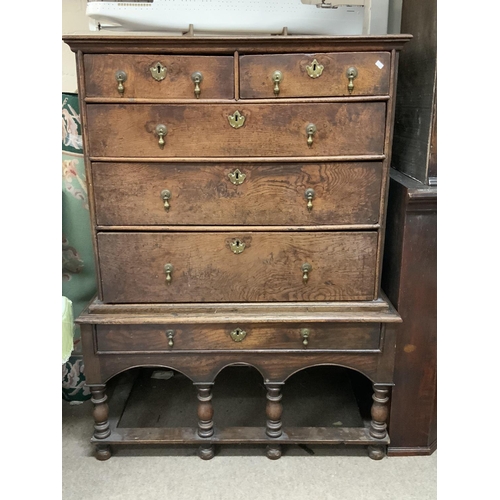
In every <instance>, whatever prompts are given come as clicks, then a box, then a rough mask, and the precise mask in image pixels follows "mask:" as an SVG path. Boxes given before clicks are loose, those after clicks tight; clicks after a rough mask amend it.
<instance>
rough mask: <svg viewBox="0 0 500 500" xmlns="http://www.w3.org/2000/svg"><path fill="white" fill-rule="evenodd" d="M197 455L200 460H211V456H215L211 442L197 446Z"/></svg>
mask: <svg viewBox="0 0 500 500" xmlns="http://www.w3.org/2000/svg"><path fill="white" fill-rule="evenodd" d="M198 456H199V457H200V458H201V459H202V460H211V459H212V458H214V456H215V447H214V445H213V444H209V445H206V444H205V445H203V444H202V445H201V446H200V447H199V448H198Z"/></svg>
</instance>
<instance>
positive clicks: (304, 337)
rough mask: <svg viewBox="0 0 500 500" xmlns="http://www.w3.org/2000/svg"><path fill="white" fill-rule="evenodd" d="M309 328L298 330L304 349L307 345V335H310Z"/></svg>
mask: <svg viewBox="0 0 500 500" xmlns="http://www.w3.org/2000/svg"><path fill="white" fill-rule="evenodd" d="M310 333H311V332H310V330H309V328H302V330H300V337H301V338H302V344H303V346H304V347H307V346H308V345H309V334H310Z"/></svg>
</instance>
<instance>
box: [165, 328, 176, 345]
mask: <svg viewBox="0 0 500 500" xmlns="http://www.w3.org/2000/svg"><path fill="white" fill-rule="evenodd" d="M165 333H166V334H167V339H168V347H174V337H175V332H174V331H173V330H167V331H166V332H165Z"/></svg>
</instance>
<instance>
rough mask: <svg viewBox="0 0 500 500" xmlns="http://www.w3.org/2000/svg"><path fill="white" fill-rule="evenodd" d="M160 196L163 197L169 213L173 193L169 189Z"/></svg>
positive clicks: (164, 205)
mask: <svg viewBox="0 0 500 500" xmlns="http://www.w3.org/2000/svg"><path fill="white" fill-rule="evenodd" d="M160 195H161V199H162V200H163V207H164V208H165V210H166V211H167V212H168V210H169V208H170V203H169V202H168V200H170V198H171V196H172V193H171V192H170V191H169V190H168V189H164V190H163V191H162V192H161V193H160Z"/></svg>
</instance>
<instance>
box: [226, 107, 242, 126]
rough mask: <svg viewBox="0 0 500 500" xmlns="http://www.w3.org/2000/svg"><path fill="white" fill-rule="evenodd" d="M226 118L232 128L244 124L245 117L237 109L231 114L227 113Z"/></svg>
mask: <svg viewBox="0 0 500 500" xmlns="http://www.w3.org/2000/svg"><path fill="white" fill-rule="evenodd" d="M227 119H228V121H229V125H231V127H233V128H240V127H243V125H244V124H245V117H244V116H243V115H242V114H241V113H240V112H239V111H238V110H236V111H235V112H234V113H233V114H232V115H229V116H228V117H227Z"/></svg>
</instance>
